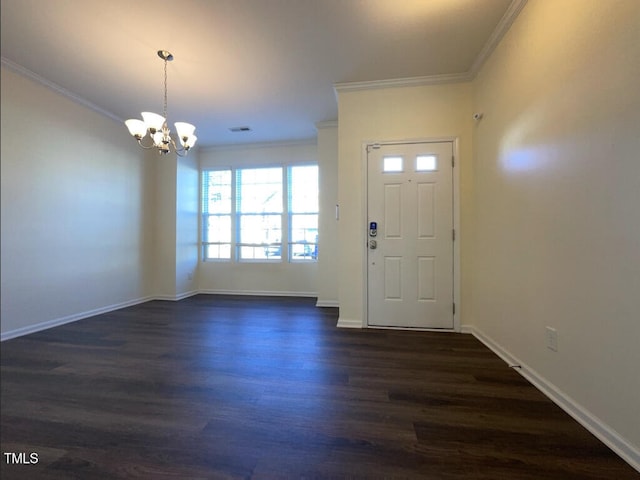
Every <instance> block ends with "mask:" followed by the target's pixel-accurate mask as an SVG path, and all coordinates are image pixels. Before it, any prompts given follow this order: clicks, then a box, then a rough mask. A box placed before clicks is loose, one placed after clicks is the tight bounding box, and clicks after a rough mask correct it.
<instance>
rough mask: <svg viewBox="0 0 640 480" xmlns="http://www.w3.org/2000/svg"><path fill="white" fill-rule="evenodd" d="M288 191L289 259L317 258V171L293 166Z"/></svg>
mask: <svg viewBox="0 0 640 480" xmlns="http://www.w3.org/2000/svg"><path fill="white" fill-rule="evenodd" d="M287 178H288V180H289V182H288V191H289V202H288V203H289V259H290V260H292V261H295V260H316V259H317V258H318V167H317V166H316V165H304V166H291V167H289V172H288V176H287Z"/></svg>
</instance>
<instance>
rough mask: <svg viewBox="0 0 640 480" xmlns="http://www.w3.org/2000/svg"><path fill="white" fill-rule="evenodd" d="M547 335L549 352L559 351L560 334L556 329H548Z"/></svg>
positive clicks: (546, 330)
mask: <svg viewBox="0 0 640 480" xmlns="http://www.w3.org/2000/svg"><path fill="white" fill-rule="evenodd" d="M545 335H546V340H547V348H548V349H549V350H553V351H554V352H557V351H558V332H557V331H556V329H555V328H551V327H546V329H545Z"/></svg>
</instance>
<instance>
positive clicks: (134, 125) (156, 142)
mask: <svg viewBox="0 0 640 480" xmlns="http://www.w3.org/2000/svg"><path fill="white" fill-rule="evenodd" d="M158 56H159V57H160V58H161V59H162V60H164V107H163V110H162V115H158V114H157V113H152V112H142V120H139V119H137V118H132V119H130V120H127V121H126V122H124V123H125V125H126V126H127V128H128V129H129V133H130V134H131V135H133V137H134V138H135V139H136V140H137V141H138V145H140V146H141V147H142V148H144V149H150V148H156V149H157V150H158V153H159V154H161V155H166V154H167V153H169V150H170V149H171V148H172V147H173V150H174V151H175V152H176V154H177V155H178V156H180V157H184V156H185V155H186V154H187V153H188V152H189V149H190V148H191V147H193V146H194V145H195V143H196V140H197V139H198V137H196V136H195V135H194V134H193V132H194V131H195V129H196V127H194V126H193V125H191V124H190V123H185V122H176V123H175V126H176V132H177V136H178V140H179V141H180V147H178V145H177V144H176V142H175V141H174V140H173V138H171V131H170V130H169V127H168V126H167V62H170V61H171V60H173V55H171V53H170V52H167V51H166V50H158ZM147 133H148V134H149V138H150V140H151V143H150V144H147V145H145V144H144V143H143V139H144V138H145V137H146V136H147Z"/></svg>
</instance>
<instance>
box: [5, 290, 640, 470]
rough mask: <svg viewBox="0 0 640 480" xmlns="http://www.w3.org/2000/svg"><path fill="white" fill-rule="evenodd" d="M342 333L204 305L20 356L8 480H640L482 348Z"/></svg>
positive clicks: (138, 313)
mask: <svg viewBox="0 0 640 480" xmlns="http://www.w3.org/2000/svg"><path fill="white" fill-rule="evenodd" d="M336 318H337V311H336V310H335V309H321V308H315V307H314V300H312V299H294V298H257V297H232V296H209V295H200V296H196V297H192V298H189V299H186V300H182V301H180V302H163V301H154V302H149V303H146V304H143V305H138V306H135V307H131V308H126V309H123V310H119V311H116V312H112V313H108V314H104V315H100V316H96V317H93V318H91V319H86V320H83V321H79V322H75V323H73V324H68V325H65V326H61V327H58V328H54V329H51V330H48V331H44V332H40V333H36V334H32V335H28V336H25V337H22V338H18V339H13V340H9V341H6V342H3V343H2V345H1V357H2V359H1V373H2V406H1V408H2V419H1V427H2V429H1V440H2V452H3V459H2V471H1V474H2V475H1V477H2V479H3V480H7V479H30V480H31V479H83V480H84V479H100V480H103V479H111V478H114V479H115V478H122V479H129V478H131V479H135V478H141V479H236V478H238V479H281V478H282V479H288V478H292V479H293V478H295V479H301V478H304V479H313V478H317V479H324V478H331V479H341V478H345V479H346V478H349V479H377V478H380V479H384V478H388V479H413V478H420V479H492V480H496V479H509V480H515V479H532V480H533V479H535V480H540V479H562V480H567V479H596V478H597V479H616V480H623V479H638V478H640V474H638V472H636V471H635V470H633V469H632V468H631V467H630V466H629V465H627V464H626V463H625V462H624V461H622V460H621V459H620V458H619V457H617V456H616V455H615V454H614V453H613V452H612V451H611V450H609V449H608V448H607V447H606V446H604V445H603V444H602V443H601V442H600V441H598V440H597V439H596V438H595V437H593V436H592V435H591V434H590V433H588V432H587V431H586V430H585V429H584V428H582V427H581V426H580V425H579V424H578V423H576V422H575V421H574V420H572V419H571V418H570V417H569V416H568V415H567V414H565V413H564V412H563V411H561V410H560V409H559V408H558V407H556V406H555V405H554V404H553V403H552V402H550V401H549V400H548V399H547V398H546V397H544V396H543V395H542V394H541V393H539V392H538V391H537V390H536V389H535V388H534V387H532V386H531V385H529V384H528V383H527V382H526V381H525V380H524V379H523V378H522V377H521V376H520V375H518V374H517V373H516V372H514V371H512V370H511V369H509V368H508V367H507V365H505V363H504V362H503V361H502V360H500V359H499V358H498V357H496V356H495V355H494V354H493V353H491V352H490V351H489V350H487V348H485V347H484V346H483V345H482V344H481V343H479V342H478V341H477V340H476V339H475V338H474V337H472V336H470V335H460V334H449V333H428V332H403V331H390V330H362V331H360V330H341V329H337V328H336V327H335V324H336ZM6 452H13V453H16V454H18V453H24V454H25V455H23V456H22V457H11V458H10V459H8V458H7V455H6ZM31 453H35V454H37V460H38V461H37V463H28V462H22V463H19V464H15V463H12V461H15V460H17V459H20V460H24V459H27V460H29V461H31V459H32V457H30V454H31Z"/></svg>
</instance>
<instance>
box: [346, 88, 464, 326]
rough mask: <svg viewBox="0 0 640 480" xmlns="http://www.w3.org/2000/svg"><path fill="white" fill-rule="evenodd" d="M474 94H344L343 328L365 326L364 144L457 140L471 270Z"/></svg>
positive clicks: (405, 90) (393, 90) (443, 90)
mask: <svg viewBox="0 0 640 480" xmlns="http://www.w3.org/2000/svg"><path fill="white" fill-rule="evenodd" d="M471 94H472V90H471V84H469V83H458V84H452V85H431V86H428V85H426V86H415V87H398V88H381V89H373V90H356V91H353V90H348V89H347V90H344V89H340V88H339V89H338V103H339V120H338V123H339V126H338V131H339V167H338V175H339V187H338V197H339V200H338V201H339V204H340V220H339V222H338V223H339V245H340V246H339V265H340V267H339V268H340V270H339V274H338V289H339V302H340V324H342V325H353V326H355V325H363V323H364V322H365V321H366V319H365V318H364V308H363V306H364V304H363V298H364V297H363V296H364V285H365V277H364V272H363V261H364V258H365V254H366V250H365V246H366V242H365V238H366V237H365V233H366V222H367V219H366V215H365V213H366V212H365V205H364V194H365V177H364V172H365V170H364V169H363V167H364V166H365V163H364V161H365V159H364V156H363V143H365V142H383V141H392V140H413V139H428V138H438V137H457V138H458V140H459V158H458V160H457V162H458V168H460V195H461V203H462V218H461V230H460V232H459V233H460V235H459V236H458V241H459V242H460V245H461V263H462V264H463V265H464V264H468V265H470V263H471V262H470V259H469V254H468V252H469V251H470V250H469V249H470V243H469V242H468V240H467V239H468V238H469V232H470V231H471V225H472V221H471V218H472V217H471V215H472V212H473V208H472V205H471V202H469V201H468V198H470V194H471V190H472V165H471V158H472V157H471V155H472V154H471V148H472V122H473V121H472V111H471V106H472V97H471ZM469 280H470V277H469V274H468V273H465V272H464V271H463V274H462V279H461V289H462V302H461V303H460V306H461V308H462V314H463V317H462V321H463V323H465V321H466V320H465V317H464V314H465V311H466V307H465V305H466V304H468V303H470V300H469V299H470V295H471V290H470V288H469Z"/></svg>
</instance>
